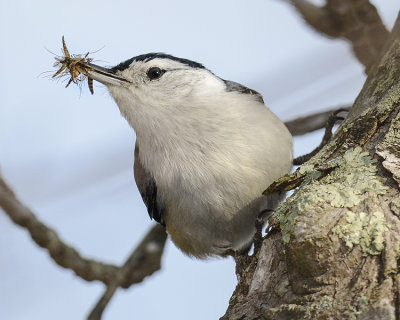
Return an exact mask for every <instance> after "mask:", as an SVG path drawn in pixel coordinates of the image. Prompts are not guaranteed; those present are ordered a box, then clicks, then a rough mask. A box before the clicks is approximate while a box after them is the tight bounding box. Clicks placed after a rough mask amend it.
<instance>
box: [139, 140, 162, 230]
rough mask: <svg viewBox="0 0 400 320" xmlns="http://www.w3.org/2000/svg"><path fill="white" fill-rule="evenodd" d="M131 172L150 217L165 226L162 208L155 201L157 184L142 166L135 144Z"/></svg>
mask: <svg viewBox="0 0 400 320" xmlns="http://www.w3.org/2000/svg"><path fill="white" fill-rule="evenodd" d="M133 174H134V176H135V181H136V185H137V186H138V189H139V192H140V195H141V196H142V199H143V202H144V204H145V205H146V207H147V211H148V213H149V216H150V218H151V219H154V220H156V221H157V222H158V223H160V224H161V225H163V226H165V219H164V208H163V207H162V205H160V203H159V202H158V201H157V185H156V181H155V180H154V178H153V177H152V176H151V174H150V173H149V172H148V171H147V170H146V169H145V168H144V167H143V164H142V163H141V162H140V159H139V146H138V144H137V142H136V145H135V162H134V165H133Z"/></svg>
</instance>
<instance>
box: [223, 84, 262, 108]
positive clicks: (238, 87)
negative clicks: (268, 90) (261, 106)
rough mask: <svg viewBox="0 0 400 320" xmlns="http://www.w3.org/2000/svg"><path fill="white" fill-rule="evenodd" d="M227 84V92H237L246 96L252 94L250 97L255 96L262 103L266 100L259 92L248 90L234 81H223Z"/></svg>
mask: <svg viewBox="0 0 400 320" xmlns="http://www.w3.org/2000/svg"><path fill="white" fill-rule="evenodd" d="M222 80H223V81H224V83H225V86H226V91H228V92H229V91H237V92H240V93H244V94H250V95H254V96H255V97H256V98H257V100H258V101H259V102H261V103H264V99H263V97H262V95H261V94H259V93H258V92H257V91H255V90H253V89H250V88H247V87H245V86H243V85H241V84H240V83H237V82H234V81H229V80H224V79H222Z"/></svg>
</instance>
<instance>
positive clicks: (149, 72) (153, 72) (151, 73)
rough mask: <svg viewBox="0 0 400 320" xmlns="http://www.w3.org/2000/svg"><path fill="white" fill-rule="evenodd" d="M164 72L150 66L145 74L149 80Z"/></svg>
mask: <svg viewBox="0 0 400 320" xmlns="http://www.w3.org/2000/svg"><path fill="white" fill-rule="evenodd" d="M164 73H165V70H161V69H160V68H158V67H152V68H150V69H149V70H147V76H148V77H149V79H150V80H157V79H159V78H160V77H161V76H162V75H163V74H164Z"/></svg>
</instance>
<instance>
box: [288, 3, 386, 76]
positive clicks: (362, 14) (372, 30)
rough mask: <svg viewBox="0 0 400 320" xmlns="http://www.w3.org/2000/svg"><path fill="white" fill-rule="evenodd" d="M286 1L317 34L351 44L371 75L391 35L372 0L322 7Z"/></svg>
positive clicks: (330, 4)
mask: <svg viewBox="0 0 400 320" xmlns="http://www.w3.org/2000/svg"><path fill="white" fill-rule="evenodd" d="M285 1H287V2H290V3H291V4H293V6H294V7H295V8H296V9H297V11H298V12H299V13H300V14H301V15H302V17H303V19H304V20H305V21H306V22H307V23H308V24H309V25H310V26H311V27H313V28H314V29H315V30H316V31H318V32H321V33H323V34H325V35H327V36H329V37H333V38H344V39H347V40H348V41H350V43H351V44H352V48H353V51H354V54H355V55H356V57H357V59H358V60H359V61H360V62H361V63H362V64H363V65H364V66H365V72H366V73H367V74H368V73H369V71H370V69H371V67H372V65H373V64H374V62H376V61H377V60H378V59H379V57H380V54H381V51H382V48H383V46H384V44H385V43H386V41H387V39H388V37H389V32H388V30H387V29H386V27H385V26H384V24H383V22H382V20H381V17H380V16H379V14H378V12H377V10H376V8H375V7H374V6H373V5H372V4H371V3H370V2H369V1H368V0H327V1H326V4H325V5H324V6H322V7H320V6H316V5H314V4H312V3H310V2H309V1H307V0H285Z"/></svg>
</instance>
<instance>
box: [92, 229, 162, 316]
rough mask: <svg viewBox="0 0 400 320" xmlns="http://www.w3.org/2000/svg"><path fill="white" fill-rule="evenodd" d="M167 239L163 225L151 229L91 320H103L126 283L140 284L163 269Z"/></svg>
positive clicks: (106, 293) (115, 279) (99, 304)
mask: <svg viewBox="0 0 400 320" xmlns="http://www.w3.org/2000/svg"><path fill="white" fill-rule="evenodd" d="M166 238H167V234H166V232H165V229H164V228H163V227H162V226H161V225H159V224H157V225H155V226H154V227H153V229H151V231H150V232H149V233H148V234H147V236H146V237H145V238H144V239H143V240H142V242H141V243H140V244H139V246H138V247H137V248H136V249H135V250H134V251H133V252H132V254H131V255H130V256H129V258H128V259H127V260H126V262H125V264H124V265H123V267H122V268H121V269H120V271H119V272H118V274H117V276H116V277H115V278H114V279H113V281H111V282H110V283H109V285H108V286H107V289H106V291H105V292H104V294H103V296H102V297H101V298H100V300H99V302H98V303H97V304H96V306H95V307H94V308H93V310H92V311H91V312H90V314H89V316H88V319H89V320H96V319H101V316H102V314H103V311H104V309H105V308H106V306H107V304H108V303H109V302H110V300H111V298H112V296H113V295H114V293H115V291H116V290H117V289H118V287H120V286H124V284H126V283H136V282H140V281H141V280H142V279H144V278H145V277H146V276H148V275H150V274H152V273H153V272H155V271H157V270H159V269H160V268H161V256H162V252H163V250H164V244H165V240H166Z"/></svg>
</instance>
